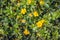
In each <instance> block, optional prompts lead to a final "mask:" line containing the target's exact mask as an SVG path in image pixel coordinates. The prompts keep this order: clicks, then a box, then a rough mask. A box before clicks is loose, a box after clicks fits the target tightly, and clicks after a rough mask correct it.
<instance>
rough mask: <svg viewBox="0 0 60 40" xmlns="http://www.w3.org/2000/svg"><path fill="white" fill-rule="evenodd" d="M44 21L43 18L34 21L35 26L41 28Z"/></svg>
mask: <svg viewBox="0 0 60 40" xmlns="http://www.w3.org/2000/svg"><path fill="white" fill-rule="evenodd" d="M44 22H45V20H41V21H38V22H37V23H36V25H37V27H39V28H41V27H42V26H43V23H44Z"/></svg>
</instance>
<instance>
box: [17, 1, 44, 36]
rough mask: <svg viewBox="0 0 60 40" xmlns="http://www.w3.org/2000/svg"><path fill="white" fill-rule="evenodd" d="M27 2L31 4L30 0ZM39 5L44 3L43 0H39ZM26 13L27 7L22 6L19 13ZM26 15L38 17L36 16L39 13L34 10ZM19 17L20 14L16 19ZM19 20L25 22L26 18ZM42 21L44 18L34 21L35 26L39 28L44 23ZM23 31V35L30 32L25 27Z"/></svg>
mask: <svg viewBox="0 0 60 40" xmlns="http://www.w3.org/2000/svg"><path fill="white" fill-rule="evenodd" d="M27 2H28V4H31V2H32V0H27ZM18 5H19V3H18ZM40 5H44V1H43V0H41V1H40ZM26 13H27V9H26V8H22V9H21V14H23V15H25V14H26ZM28 16H29V17H32V16H34V17H38V16H39V13H38V12H37V11H36V10H35V11H34V12H32V13H29V14H28ZM19 17H20V16H17V19H18V18H19ZM21 22H22V23H25V22H26V20H25V19H22V20H21ZM44 22H45V20H40V21H38V22H37V23H36V26H37V27H38V28H41V27H42V26H43V23H44ZM23 33H24V35H28V34H30V32H29V31H28V30H27V29H25V30H24V32H23Z"/></svg>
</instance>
